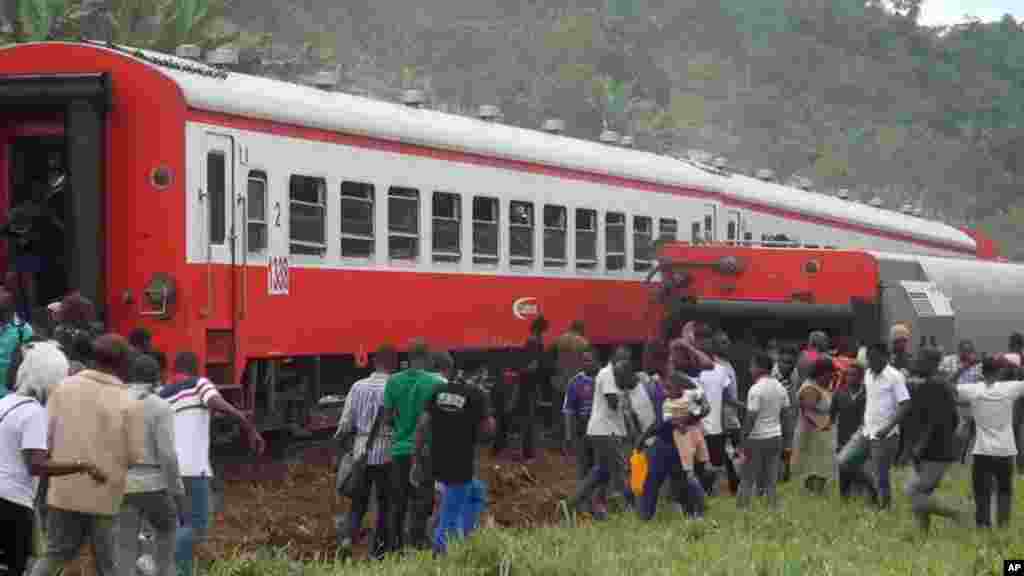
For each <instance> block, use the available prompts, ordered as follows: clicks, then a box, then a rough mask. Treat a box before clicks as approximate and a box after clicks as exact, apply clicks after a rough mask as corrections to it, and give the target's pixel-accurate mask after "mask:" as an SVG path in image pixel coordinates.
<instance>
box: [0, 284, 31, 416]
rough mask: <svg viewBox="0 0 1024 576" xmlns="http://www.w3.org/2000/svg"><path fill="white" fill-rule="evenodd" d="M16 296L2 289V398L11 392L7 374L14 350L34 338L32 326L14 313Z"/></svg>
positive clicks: (0, 377) (0, 367)
mask: <svg viewBox="0 0 1024 576" xmlns="http://www.w3.org/2000/svg"><path fill="white" fill-rule="evenodd" d="M14 307H15V305H14V295H13V294H11V292H8V291H7V290H5V289H3V288H0V398H3V397H4V396H5V395H7V393H8V392H9V391H10V390H9V386H12V387H13V385H14V383H13V382H7V376H8V375H7V372H8V371H9V366H10V365H11V358H12V357H13V356H14V350H15V349H16V348H17V347H18V346H20V345H22V344H24V343H25V342H28V341H29V340H30V339H31V338H32V335H33V334H32V326H31V325H30V324H28V322H25V321H23V320H21V319H20V318H18V316H17V315H16V314H15V313H14Z"/></svg>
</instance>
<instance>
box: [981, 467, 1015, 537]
mask: <svg viewBox="0 0 1024 576" xmlns="http://www.w3.org/2000/svg"><path fill="white" fill-rule="evenodd" d="M1014 460H1015V458H1014V457H1013V456H1006V457H998V456H982V455H980V454H975V455H974V465H973V466H972V467H971V483H972V484H973V485H974V506H975V521H976V522H977V524H978V526H979V527H989V526H991V525H992V491H993V489H994V490H995V491H996V503H997V508H996V511H997V520H996V521H997V522H998V524H999V526H1006V525H1007V524H1008V523H1009V522H1010V508H1011V505H1012V503H1013V465H1014Z"/></svg>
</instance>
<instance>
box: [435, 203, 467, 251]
mask: <svg viewBox="0 0 1024 576" xmlns="http://www.w3.org/2000/svg"><path fill="white" fill-rule="evenodd" d="M433 222H434V230H433V234H434V235H433V239H434V247H433V253H434V262H458V261H459V258H460V257H461V256H462V251H461V250H460V248H461V247H462V243H461V242H459V237H460V236H461V235H462V234H461V231H462V199H461V198H460V197H459V195H458V194H453V193H451V192H434V221H433Z"/></svg>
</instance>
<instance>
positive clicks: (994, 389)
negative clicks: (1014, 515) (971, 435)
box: [956, 357, 1024, 528]
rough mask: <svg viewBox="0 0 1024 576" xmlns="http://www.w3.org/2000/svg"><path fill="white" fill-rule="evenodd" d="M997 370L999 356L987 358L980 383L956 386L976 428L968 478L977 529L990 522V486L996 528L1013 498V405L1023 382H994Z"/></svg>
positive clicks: (1002, 522) (1003, 523)
mask: <svg viewBox="0 0 1024 576" xmlns="http://www.w3.org/2000/svg"><path fill="white" fill-rule="evenodd" d="M1005 361H1006V360H1005V358H1004V359H1003V362H1005ZM1001 369H1002V366H1001V364H1000V359H998V358H992V357H987V358H985V360H984V361H983V362H982V366H981V374H982V378H983V379H984V380H983V381H982V382H975V383H971V384H960V385H958V386H957V387H956V390H957V395H958V402H960V403H962V404H967V405H969V406H970V408H971V415H972V416H973V417H974V422H975V426H976V428H977V436H976V439H975V441H974V463H973V464H972V467H971V479H972V483H973V484H974V505H975V521H976V522H977V524H978V527H979V528H987V527H990V526H991V525H992V509H991V505H992V490H993V488H994V489H995V490H996V518H997V523H998V525H999V526H1000V527H1004V526H1006V525H1007V524H1008V523H1009V521H1010V508H1011V503H1012V501H1013V463H1014V462H1013V461H1014V457H1015V456H1017V454H1018V451H1017V443H1016V441H1015V439H1014V430H1013V405H1014V403H1015V402H1016V401H1017V399H1019V398H1021V396H1024V382H1022V381H1012V382H998V381H997V378H998V376H999V373H1000V371H1001ZM993 484H995V486H993Z"/></svg>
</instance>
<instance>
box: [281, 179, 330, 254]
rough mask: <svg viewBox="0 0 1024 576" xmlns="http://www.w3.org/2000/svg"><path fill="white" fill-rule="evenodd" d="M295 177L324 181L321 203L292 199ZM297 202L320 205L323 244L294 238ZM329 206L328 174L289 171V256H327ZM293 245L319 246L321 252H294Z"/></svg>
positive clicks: (304, 204)
mask: <svg viewBox="0 0 1024 576" xmlns="http://www.w3.org/2000/svg"><path fill="white" fill-rule="evenodd" d="M295 178H306V179H309V180H314V181H319V182H320V183H322V184H323V188H322V189H321V190H322V195H321V196H322V197H321V203H312V202H306V201H304V200H293V199H292V180H293V179H295ZM295 204H300V205H303V206H314V207H319V208H320V226H321V236H322V237H323V239H324V240H323V243H322V244H317V243H315V242H307V241H305V240H294V239H293V238H292V233H293V232H294V230H292V206H294V205H295ZM327 206H328V201H327V177H326V176H324V175H321V174H302V173H296V172H289V173H288V254H289V256H296V257H302V258H305V257H309V258H319V259H323V258H326V257H327V250H328V244H329V243H328V241H327ZM293 246H306V247H310V248H319V249H320V253H319V254H306V253H297V252H293V251H292V247H293Z"/></svg>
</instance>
